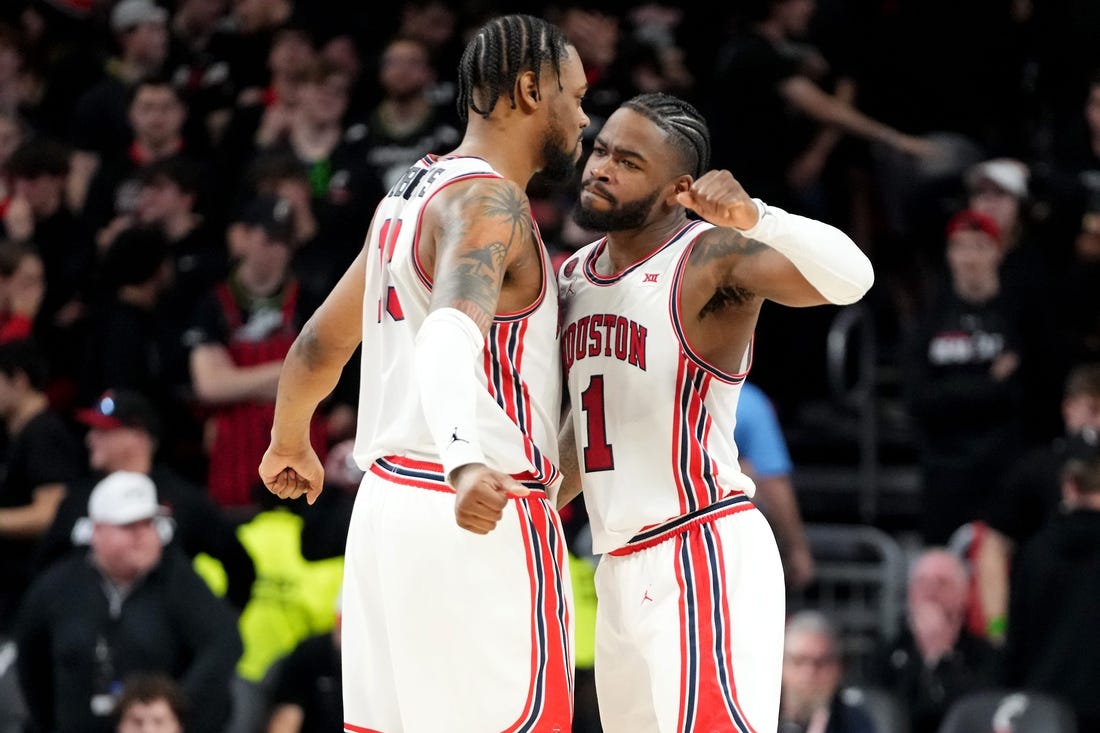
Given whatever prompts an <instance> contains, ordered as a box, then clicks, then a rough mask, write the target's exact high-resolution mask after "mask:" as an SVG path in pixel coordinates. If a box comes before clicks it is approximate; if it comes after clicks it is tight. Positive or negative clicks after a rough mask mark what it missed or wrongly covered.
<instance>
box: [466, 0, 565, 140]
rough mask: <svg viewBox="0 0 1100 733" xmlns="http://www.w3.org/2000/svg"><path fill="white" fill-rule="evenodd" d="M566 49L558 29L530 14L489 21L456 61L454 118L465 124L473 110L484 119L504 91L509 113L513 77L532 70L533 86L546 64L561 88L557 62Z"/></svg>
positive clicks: (515, 77)
mask: <svg viewBox="0 0 1100 733" xmlns="http://www.w3.org/2000/svg"><path fill="white" fill-rule="evenodd" d="M568 45H569V40H568V39H567V38H566V37H565V34H564V33H563V32H562V30H561V29H560V28H558V27H557V26H556V25H553V24H552V23H549V22H547V21H545V20H542V19H541V18H536V17H535V16H533V15H526V14H523V13H516V14H512V15H502V16H500V17H499V18H494V19H493V20H490V21H489V22H488V23H486V24H485V25H483V26H482V27H481V29H480V30H478V32H477V34H476V35H475V36H474V37H473V39H472V40H471V41H470V42H469V44H467V46H466V50H465V51H463V52H462V59H461V60H460V61H459V62H458V99H457V100H456V102H457V105H458V115H459V117H460V118H461V119H462V121H463V122H466V120H467V118H468V116H469V111H470V110H473V111H474V112H476V113H477V114H479V115H481V116H482V117H486V118H487V117H488V116H489V115H490V114H492V111H493V107H495V106H496V103H497V100H498V99H500V96H501V95H502V94H504V93H505V92H507V94H508V98H509V99H510V100H511V103H512V108H513V109H514V108H515V106H516V79H517V78H518V77H519V75H520V74H522V73H523V72H525V71H533V72H534V73H535V81H536V82H537V81H538V79H539V72H540V70H541V69H542V65H543V64H545V63H549V64H551V66H553V69H554V73H555V74H557V75H558V87H559V88H561V60H562V59H563V58H565V55H566V47H567V46H568ZM475 89H476V90H480V91H481V92H482V94H483V95H484V100H485V102H486V104H487V105H488V106H487V107H485V108H484V109H482V108H481V107H478V105H477V102H476V101H474V90H475Z"/></svg>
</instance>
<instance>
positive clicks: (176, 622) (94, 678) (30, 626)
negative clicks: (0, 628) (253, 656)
mask: <svg viewBox="0 0 1100 733" xmlns="http://www.w3.org/2000/svg"><path fill="white" fill-rule="evenodd" d="M110 605H111V604H110V602H109V600H108V597H107V592H106V590H105V587H104V579H103V577H102V576H101V575H100V573H99V571H98V570H97V569H96V568H95V567H94V566H93V565H92V563H91V562H90V559H89V557H88V556H87V555H84V554H73V555H71V556H69V557H67V558H66V559H64V560H62V561H61V562H59V563H57V564H56V565H54V566H52V567H51V568H50V569H49V570H48V571H46V573H45V574H43V575H41V576H39V577H38V578H37V580H36V581H35V582H34V583H33V584H32V586H31V588H30V590H29V591H28V593H27V596H26V597H25V599H24V604H23V606H22V608H21V609H20V614H19V617H18V619H17V621H16V626H15V640H16V644H17V647H18V654H19V656H18V668H19V675H20V681H21V686H22V688H23V690H24V693H25V695H26V698H27V705H28V709H29V711H30V716H31V722H32V725H31V728H30V730H31V731H35V732H36V733H101V732H102V733H110V731H113V726H112V724H111V719H110V716H109V715H105V714H100V715H96V714H95V713H93V711H92V698H93V696H94V695H95V694H96V692H97V687H104V686H105V687H107V688H108V689H113V690H114V691H117V689H118V686H119V684H118V683H120V682H121V681H123V680H125V678H126V676H127V675H129V674H131V673H135V672H140V671H160V672H164V673H166V674H168V675H169V676H171V677H173V678H174V679H176V680H177V681H179V682H180V684H181V685H182V687H183V690H184V693H185V694H186V695H187V697H188V699H189V701H190V702H191V708H192V716H191V720H190V722H191V725H190V726H189V727H188V729H189V730H195V731H217V730H221V729H222V727H223V726H224V724H225V722H226V721H227V719H228V715H229V712H230V693H229V682H230V679H231V678H232V676H233V672H234V669H235V667H236V664H237V660H238V659H239V658H240V656H241V654H242V652H243V646H242V644H241V637H240V634H239V632H238V630H237V618H236V615H235V614H234V613H233V611H232V610H231V609H230V607H229V606H228V604H226V603H225V602H224V601H223V600H222V599H220V598H217V597H216V596H215V595H214V594H213V592H212V591H211V590H210V588H209V587H208V586H207V585H206V583H205V581H203V580H202V578H200V577H199V576H198V575H197V574H196V573H195V571H194V570H193V569H192V568H191V564H190V561H189V560H188V558H187V557H186V556H185V555H183V554H182V553H180V552H179V551H178V550H174V549H172V548H170V547H169V548H166V549H165V552H164V555H163V558H162V560H161V562H160V564H159V565H158V566H157V567H156V568H154V570H153V571H152V572H150V573H149V575H147V576H146V577H145V578H144V579H142V580H141V581H139V582H138V583H137V584H136V585H135V586H134V587H133V588H132V589H131V591H130V593H129V595H127V596H126V597H125V598H124V600H122V602H121V604H120V605H118V607H117V610H116V612H115V613H114V614H112V611H111V608H110ZM105 650H109V656H110V665H109V666H110V670H109V671H110V674H109V675H107V676H105V677H104V676H103V675H102V674H101V673H102V672H103V669H102V666H101V665H98V664H97V652H98V653H99V654H103V652H104V651H105Z"/></svg>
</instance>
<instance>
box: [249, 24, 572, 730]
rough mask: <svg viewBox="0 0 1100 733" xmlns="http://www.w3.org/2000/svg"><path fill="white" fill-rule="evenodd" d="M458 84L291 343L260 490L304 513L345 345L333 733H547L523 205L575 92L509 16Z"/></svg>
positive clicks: (551, 665) (535, 355)
mask: <svg viewBox="0 0 1100 733" xmlns="http://www.w3.org/2000/svg"><path fill="white" fill-rule="evenodd" d="M458 72H459V73H458V77H459V108H460V111H461V112H463V113H465V114H464V117H468V126H467V129H466V134H465V136H464V138H463V140H462V141H461V143H460V144H459V146H458V147H457V148H456V149H455V150H454V151H453V152H451V153H450V154H448V155H444V156H441V157H435V156H428V157H426V158H424V159H423V160H421V161H419V162H418V163H416V164H415V165H414V166H412V167H411V168H410V169H409V171H408V172H407V173H406V174H405V176H404V177H403V178H402V179H401V180H400V181H399V182H398V183H396V184H395V185H394V186H393V188H392V189H391V190H390V191H389V193H388V194H387V195H386V197H385V198H384V199H383V200H382V202H381V203H380V204H379V206H378V209H377V210H376V212H375V215H374V218H373V220H372V222H371V226H370V231H369V234H368V238H367V242H366V245H365V247H364V249H363V252H362V253H360V255H359V257H358V258H357V259H356V261H355V263H354V264H353V265H352V266H351V268H350V269H349V271H348V272H347V273H346V274H345V275H344V277H343V278H342V279H341V281H340V282H339V283H338V284H337V285H336V287H335V289H334V290H333V292H332V293H331V295H330V296H329V297H328V299H327V300H326V301H325V303H324V304H323V305H322V306H321V307H320V308H319V309H318V310H317V312H316V313H315V314H314V316H313V317H312V318H311V319H310V321H309V322H308V323H307V325H306V326H305V328H304V329H303V331H302V333H301V335H300V336H299V338H298V339H297V341H296V343H295V345H294V347H293V348H292V350H291V352H290V354H289V356H288V357H287V360H286V364H285V366H284V367H283V372H282V377H281V379H280V382H279V390H278V400H277V404H276V413H275V427H274V430H273V431H272V436H271V444H270V446H269V449H268V451H267V454H266V455H265V457H264V459H263V461H262V463H261V464H260V475H261V476H262V477H263V480H264V482H265V484H266V485H267V486H268V488H269V489H270V490H271V491H272V492H273V493H275V494H277V495H278V496H280V497H284V498H295V497H298V496H302V495H305V496H306V497H307V500H308V501H310V502H311V503H312V501H314V500H315V499H316V497H317V494H318V492H319V491H320V490H321V481H322V478H323V476H322V469H321V465H320V463H319V462H318V460H317V457H316V455H315V453H314V452H313V450H312V449H311V447H310V445H309V443H308V433H307V432H306V431H304V430H303V426H305V425H307V424H308V420H309V416H310V415H311V414H312V412H313V411H314V409H315V408H316V407H317V404H318V402H320V400H321V399H322V398H324V397H325V396H326V395H327V394H328V393H329V391H330V390H331V389H332V388H333V386H334V385H335V384H336V382H337V379H338V377H339V375H340V372H341V369H342V368H343V367H344V365H345V363H346V362H347V360H348V359H349V357H350V356H351V355H352V353H353V351H354V350H355V348H356V347H357V346H358V345H359V344H360V342H361V343H362V378H361V389H360V406H359V415H358V419H359V425H358V432H357V437H356V445H355V450H354V456H355V459H356V461H357V462H358V464H359V465H360V467H361V468H363V469H364V470H365V471H366V475H365V477H364V480H363V483H362V484H361V486H360V489H359V491H358V493H357V496H356V505H355V508H354V510H353V513H352V518H351V526H350V530H349V534H348V540H347V548H346V569H345V579H344V626H343V634H344V646H343V648H344V654H343V688H344V689H343V693H344V720H345V727H346V729H347V730H348V731H371V732H375V731H380V732H382V733H395V732H403V733H439V731H449V732H458V733H463V732H465V731H469V732H470V733H484V731H489V730H515V731H519V730H526V731H547V732H550V731H562V733H565V731H568V730H569V729H570V725H571V716H572V701H571V693H572V683H573V653H572V628H571V623H572V622H571V603H572V598H571V597H570V595H569V593H570V591H569V588H570V582H569V576H568V570H567V566H566V565H565V561H566V553H565V543H564V542H563V539H562V534H561V527H560V523H559V520H558V517H557V513H556V511H555V507H554V500H555V498H556V492H557V489H558V486H559V485H560V478H561V475H560V471H559V469H558V467H557V466H556V462H557V457H558V445H557V433H558V425H559V416H560V414H561V377H560V360H559V353H558V350H557V325H558V307H557V298H556V284H555V282H554V281H553V277H554V275H553V269H552V268H551V266H550V264H549V258H548V255H547V252H546V250H545V248H544V247H543V244H542V241H541V239H540V237H539V233H538V230H537V228H536V226H535V224H534V222H533V220H532V219H531V214H530V209H529V202H528V200H527V197H526V195H525V193H524V190H525V188H526V186H527V183H528V181H529V180H530V178H531V177H532V176H533V175H534V173H535V172H536V171H539V170H541V171H542V172H543V173H544V174H547V175H550V176H555V175H557V176H564V177H567V176H569V175H571V174H572V173H573V172H574V171H575V165H576V163H577V162H578V160H579V159H580V150H581V148H580V141H581V133H582V131H583V129H584V128H585V127H586V126H587V125H588V118H587V117H586V116H585V114H584V112H583V110H582V108H581V100H582V98H583V97H584V94H585V91H586V88H587V87H586V82H585V77H584V70H583V67H582V66H581V62H580V59H579V57H578V56H577V51H576V49H575V48H574V47H573V46H572V45H571V44H569V43H568V42H567V40H566V39H565V37H564V36H563V35H562V33H561V31H560V29H559V28H557V27H555V26H552V25H549V24H548V23H546V22H544V21H542V20H539V19H537V18H534V17H531V16H527V15H507V16H503V17H498V18H495V19H493V20H491V21H489V22H488V23H487V24H486V25H484V26H483V27H482V28H481V29H480V30H478V32H477V33H476V35H475V36H473V38H472V39H471V41H470V43H469V45H468V46H467V47H466V50H465V53H464V54H463V56H462V61H461V65H460V67H459V70H458Z"/></svg>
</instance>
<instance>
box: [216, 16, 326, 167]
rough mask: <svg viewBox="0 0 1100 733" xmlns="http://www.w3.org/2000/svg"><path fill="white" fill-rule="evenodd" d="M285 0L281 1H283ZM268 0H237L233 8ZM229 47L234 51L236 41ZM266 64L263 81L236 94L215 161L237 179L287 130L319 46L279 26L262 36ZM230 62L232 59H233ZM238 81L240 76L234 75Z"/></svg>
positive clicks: (231, 41) (302, 33)
mask: <svg viewBox="0 0 1100 733" xmlns="http://www.w3.org/2000/svg"><path fill="white" fill-rule="evenodd" d="M279 1H280V2H281V0H279ZM262 2H265V0H247V2H239V3H237V4H236V6H235V9H240V8H244V7H246V6H247V5H250V4H252V5H255V4H259V3H262ZM230 44H231V45H230V46H228V47H227V51H228V50H229V49H234V51H233V53H236V50H235V49H236V43H235V42H234V41H233V40H232V38H231V40H230ZM263 44H264V45H265V47H267V46H269V48H267V49H266V50H265V51H264V55H263V57H262V58H263V61H264V63H265V70H264V74H263V76H264V79H265V80H266V81H264V82H263V84H262V85H258V86H257V85H253V86H246V88H244V89H243V90H242V91H241V92H240V94H239V95H238V97H237V100H236V104H235V106H234V108H233V111H232V113H231V115H230V118H229V122H228V124H227V125H226V128H225V130H224V132H223V134H222V137H221V140H220V141H219V144H218V147H217V149H216V151H217V161H216V162H217V164H218V166H219V170H220V175H221V176H225V177H228V178H233V179H235V178H237V177H239V176H240V173H241V171H242V170H243V169H244V168H245V166H246V165H247V164H248V161H250V160H252V159H253V158H254V157H255V155H256V152H257V150H258V149H259V148H262V147H265V146H268V145H271V144H272V143H273V142H274V141H275V140H277V139H279V138H280V137H281V136H282V135H284V134H285V133H286V131H287V130H288V129H289V126H290V122H291V120H292V119H293V117H294V112H295V110H296V109H297V108H298V105H299V103H300V95H299V91H300V90H301V87H302V82H303V81H305V74H306V70H307V69H308V68H309V65H310V64H311V63H312V62H313V59H314V58H315V55H316V50H315V49H314V48H313V42H312V40H311V39H310V37H309V35H308V34H307V33H305V32H304V31H303V30H301V29H299V28H290V27H288V28H280V29H279V30H277V31H272V32H271V37H270V40H268V41H264V42H263ZM231 63H232V62H231ZM233 78H234V80H235V81H240V80H241V77H239V76H234V77H233Z"/></svg>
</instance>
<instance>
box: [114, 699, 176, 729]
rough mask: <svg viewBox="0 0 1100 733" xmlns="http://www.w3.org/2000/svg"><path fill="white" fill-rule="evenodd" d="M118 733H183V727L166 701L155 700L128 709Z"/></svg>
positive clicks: (135, 704) (119, 724) (119, 725)
mask: <svg viewBox="0 0 1100 733" xmlns="http://www.w3.org/2000/svg"><path fill="white" fill-rule="evenodd" d="M117 733H183V726H182V725H180V721H179V718H177V717H176V714H175V713H173V712H172V707H171V706H170V705H169V704H168V703H167V702H166V701H164V700H153V701H152V702H135V703H134V704H133V705H131V706H130V707H128V708H126V712H124V713H123V714H122V719H121V720H119V723H118V731H117Z"/></svg>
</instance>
